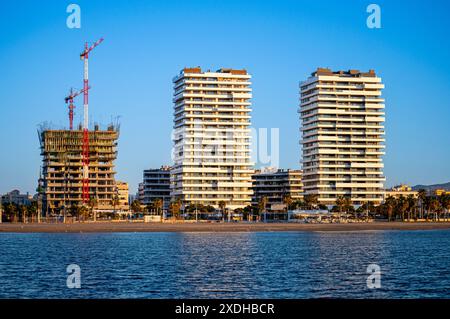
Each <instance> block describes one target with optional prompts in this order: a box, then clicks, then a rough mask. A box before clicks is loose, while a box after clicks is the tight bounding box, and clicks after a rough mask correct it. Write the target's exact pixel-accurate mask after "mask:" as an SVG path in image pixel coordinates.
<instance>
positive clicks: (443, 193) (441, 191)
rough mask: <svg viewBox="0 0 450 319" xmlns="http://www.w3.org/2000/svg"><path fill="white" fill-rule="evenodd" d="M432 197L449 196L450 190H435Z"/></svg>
mask: <svg viewBox="0 0 450 319" xmlns="http://www.w3.org/2000/svg"><path fill="white" fill-rule="evenodd" d="M434 195H436V196H441V195H450V190H448V189H443V188H439V189H435V190H434Z"/></svg>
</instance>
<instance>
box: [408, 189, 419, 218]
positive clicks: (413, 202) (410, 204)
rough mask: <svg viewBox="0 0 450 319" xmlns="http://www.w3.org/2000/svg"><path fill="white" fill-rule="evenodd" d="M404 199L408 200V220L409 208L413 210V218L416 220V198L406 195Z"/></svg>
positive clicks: (409, 216) (409, 215)
mask: <svg viewBox="0 0 450 319" xmlns="http://www.w3.org/2000/svg"><path fill="white" fill-rule="evenodd" d="M406 200H407V201H408V221H410V219H411V210H413V212H414V219H416V220H417V209H416V206H417V199H416V198H415V197H414V196H413V195H408V197H406Z"/></svg>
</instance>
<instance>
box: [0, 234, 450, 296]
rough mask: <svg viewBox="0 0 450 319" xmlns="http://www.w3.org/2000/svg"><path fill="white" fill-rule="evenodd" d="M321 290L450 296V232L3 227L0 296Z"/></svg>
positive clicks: (315, 292) (294, 293)
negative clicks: (73, 277) (72, 279)
mask: <svg viewBox="0 0 450 319" xmlns="http://www.w3.org/2000/svg"><path fill="white" fill-rule="evenodd" d="M373 263H374V264H378V265H379V266H380V267H381V288H379V289H369V288H367V283H366V281H367V277H368V274H367V273H366V270H367V266H368V265H369V264H373ZM69 264H77V265H79V266H80V267H81V289H69V288H67V286H66V279H67V276H68V274H67V272H66V267H67V266H68V265H69ZM317 297H340V298H417V297H421V298H450V231H448V230H445V231H440V230H439V231H438V230H436V231H371V232H322V233H321V232H315V233H309V232H273V233H270V232H261V233H112V234H105V233H102V234H100V233H98V234H12V233H8V234H0V298H317Z"/></svg>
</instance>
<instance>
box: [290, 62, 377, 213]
mask: <svg viewBox="0 0 450 319" xmlns="http://www.w3.org/2000/svg"><path fill="white" fill-rule="evenodd" d="M383 88H384V85H383V84H382V83H381V78H379V77H377V76H376V74H375V72H374V71H373V70H370V71H369V72H360V71H357V70H350V71H336V72H333V71H331V70H329V69H323V68H318V69H317V70H316V71H315V72H313V73H312V74H311V77H310V78H308V79H307V80H306V81H304V82H302V83H301V84H300V92H301V101H300V110H299V112H300V114H301V116H300V118H301V121H302V127H301V131H302V141H301V144H302V149H303V150H302V151H303V160H302V166H303V187H304V190H305V194H317V195H318V199H319V202H320V203H322V204H325V205H333V204H335V202H336V199H337V197H338V196H343V197H348V198H350V199H351V201H352V203H353V204H355V205H360V204H363V203H365V202H368V201H371V202H374V203H379V202H381V201H382V200H383V182H384V180H385V179H384V176H383V159H382V156H383V155H384V142H385V139H384V124H383V122H384V119H385V113H384V99H383V98H382V97H381V89H383Z"/></svg>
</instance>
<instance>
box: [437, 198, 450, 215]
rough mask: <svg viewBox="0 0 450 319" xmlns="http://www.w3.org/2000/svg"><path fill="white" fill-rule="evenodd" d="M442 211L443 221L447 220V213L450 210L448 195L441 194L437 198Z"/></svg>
mask: <svg viewBox="0 0 450 319" xmlns="http://www.w3.org/2000/svg"><path fill="white" fill-rule="evenodd" d="M439 200H440V202H441V206H442V209H443V211H444V214H445V215H444V220H445V221H447V219H448V211H449V210H450V195H446V194H442V195H441V196H440V198H439Z"/></svg>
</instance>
